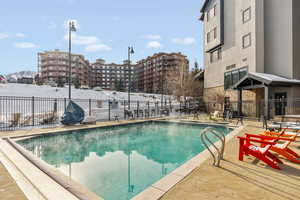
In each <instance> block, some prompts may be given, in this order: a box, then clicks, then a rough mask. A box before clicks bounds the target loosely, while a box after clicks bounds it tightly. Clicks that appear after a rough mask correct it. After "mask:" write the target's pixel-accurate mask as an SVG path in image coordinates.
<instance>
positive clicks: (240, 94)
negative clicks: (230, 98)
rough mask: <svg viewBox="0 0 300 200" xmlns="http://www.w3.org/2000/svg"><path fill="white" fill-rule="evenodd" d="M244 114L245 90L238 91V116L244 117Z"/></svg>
mask: <svg viewBox="0 0 300 200" xmlns="http://www.w3.org/2000/svg"><path fill="white" fill-rule="evenodd" d="M242 113H243V90H242V89H238V114H239V116H242Z"/></svg>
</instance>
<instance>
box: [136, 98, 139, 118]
mask: <svg viewBox="0 0 300 200" xmlns="http://www.w3.org/2000/svg"><path fill="white" fill-rule="evenodd" d="M136 107H137V108H136V109H137V111H136V116H137V118H139V109H140V102H139V101H137V102H136Z"/></svg>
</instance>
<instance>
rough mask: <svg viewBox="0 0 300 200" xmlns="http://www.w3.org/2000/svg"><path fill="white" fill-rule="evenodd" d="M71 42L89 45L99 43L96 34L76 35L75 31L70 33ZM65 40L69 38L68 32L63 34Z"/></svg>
mask: <svg viewBox="0 0 300 200" xmlns="http://www.w3.org/2000/svg"><path fill="white" fill-rule="evenodd" d="M71 37H72V43H74V44H78V45H91V44H96V43H99V42H100V40H99V39H98V38H97V37H96V36H83V35H77V34H76V33H72V36H71ZM64 39H65V40H69V34H66V35H65V36H64Z"/></svg>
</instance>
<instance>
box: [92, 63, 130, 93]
mask: <svg viewBox="0 0 300 200" xmlns="http://www.w3.org/2000/svg"><path fill="white" fill-rule="evenodd" d="M135 68H136V67H135V65H132V64H130V68H129V65H128V61H127V60H125V61H124V62H123V64H115V63H106V62H105V60H103V59H97V60H96V62H95V63H92V64H91V75H90V80H91V86H92V87H96V86H99V87H101V88H104V89H111V90H115V89H117V90H127V89H128V84H129V79H131V85H134V81H135ZM130 74H131V76H130V77H129V75H130Z"/></svg>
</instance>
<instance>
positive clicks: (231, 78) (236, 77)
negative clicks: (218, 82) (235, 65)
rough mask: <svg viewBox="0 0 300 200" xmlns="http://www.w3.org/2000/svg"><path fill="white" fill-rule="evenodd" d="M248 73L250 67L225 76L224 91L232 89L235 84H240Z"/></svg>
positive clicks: (227, 73) (226, 73)
mask: <svg viewBox="0 0 300 200" xmlns="http://www.w3.org/2000/svg"><path fill="white" fill-rule="evenodd" d="M247 73H248V67H243V68H240V69H236V70H233V71H230V72H225V74H224V89H225V90H227V89H230V88H231V87H232V86H233V85H234V84H236V83H237V82H239V81H240V80H241V79H242V78H244V77H245V76H246V75H247Z"/></svg>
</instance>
